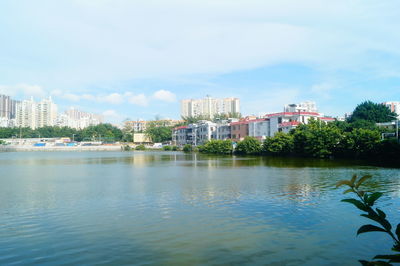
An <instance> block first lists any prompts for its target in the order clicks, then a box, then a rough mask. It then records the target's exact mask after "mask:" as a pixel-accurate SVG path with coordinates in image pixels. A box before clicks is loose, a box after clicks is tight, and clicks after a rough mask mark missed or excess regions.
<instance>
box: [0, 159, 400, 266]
mask: <svg viewBox="0 0 400 266" xmlns="http://www.w3.org/2000/svg"><path fill="white" fill-rule="evenodd" d="M0 170H1V175H0V265H15V264H24V265H30V264H31V265H33V264H35V265H38V264H39V265H54V264H65V265H77V264H80V265H81V264H87V265H92V264H98V265H128V264H129V265H132V264H135V265H200V264H203V265H204V264H210V265H227V264H230V265H239V264H240V265H358V261H357V260H358V259H367V260H368V259H371V258H372V257H373V256H374V255H377V254H381V253H383V254H386V253H388V252H389V251H390V247H391V242H390V239H389V238H388V237H387V236H386V235H385V234H383V233H368V234H364V235H360V236H358V237H356V231H357V229H358V227H359V226H360V225H363V224H365V223H370V222H369V220H367V219H366V218H363V217H360V216H359V214H360V211H359V210H358V209H356V208H355V207H353V206H352V205H350V204H347V203H342V202H340V200H341V199H343V198H345V197H347V196H348V195H343V194H342V191H343V190H344V188H340V189H335V183H336V182H337V181H338V180H341V179H349V178H350V177H351V176H352V175H353V174H358V175H364V174H371V175H373V179H372V180H371V181H369V182H368V183H367V185H368V188H369V189H371V190H373V191H381V192H385V195H384V197H382V198H381V199H380V200H379V202H378V206H380V207H381V208H382V209H383V210H384V211H386V212H387V214H388V217H389V220H390V221H393V223H394V224H395V225H396V224H397V223H398V222H400V214H399V206H400V205H399V203H400V201H399V191H400V190H399V189H400V179H399V178H400V170H399V169H391V168H379V167H372V166H363V165H361V164H357V163H356V162H348V161H329V160H310V159H307V160H305V159H288V158H286V159H285V158H283V159H282V158H265V157H230V156H227V157H224V156H222V157H218V156H206V155H199V154H184V153H181V152H149V151H145V152H137V151H135V152H4V153H0ZM350 196H351V195H350Z"/></svg>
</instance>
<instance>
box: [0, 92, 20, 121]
mask: <svg viewBox="0 0 400 266" xmlns="http://www.w3.org/2000/svg"><path fill="white" fill-rule="evenodd" d="M17 102H18V101H15V100H13V99H11V98H10V96H7V95H0V118H6V119H14V118H15V112H16V104H17Z"/></svg>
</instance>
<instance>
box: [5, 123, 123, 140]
mask: <svg viewBox="0 0 400 266" xmlns="http://www.w3.org/2000/svg"><path fill="white" fill-rule="evenodd" d="M20 137H21V138H57V137H59V138H61V137H69V138H71V139H74V140H76V141H106V142H107V141H121V140H123V139H124V132H123V131H122V130H120V129H119V128H117V127H115V126H113V125H111V124H100V125H96V126H89V127H87V128H84V129H74V128H70V127H57V126H54V127H41V128H37V129H31V128H29V127H23V128H19V127H14V128H12V127H5V128H0V138H20Z"/></svg>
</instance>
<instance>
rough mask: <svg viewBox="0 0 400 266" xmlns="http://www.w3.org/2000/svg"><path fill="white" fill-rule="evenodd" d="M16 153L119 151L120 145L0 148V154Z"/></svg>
mask: <svg viewBox="0 0 400 266" xmlns="http://www.w3.org/2000/svg"><path fill="white" fill-rule="evenodd" d="M18 151H47V152H52V151H121V145H110V146H106V145H102V146H72V147H69V146H43V147H35V146H25V145H13V146H11V145H7V146H0V152H18Z"/></svg>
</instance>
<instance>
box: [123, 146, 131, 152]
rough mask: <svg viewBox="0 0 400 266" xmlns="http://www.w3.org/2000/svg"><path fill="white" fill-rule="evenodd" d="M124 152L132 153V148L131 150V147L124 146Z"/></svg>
mask: <svg viewBox="0 0 400 266" xmlns="http://www.w3.org/2000/svg"><path fill="white" fill-rule="evenodd" d="M122 150H123V151H131V150H132V148H131V146H129V145H124V146H123V148H122Z"/></svg>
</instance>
